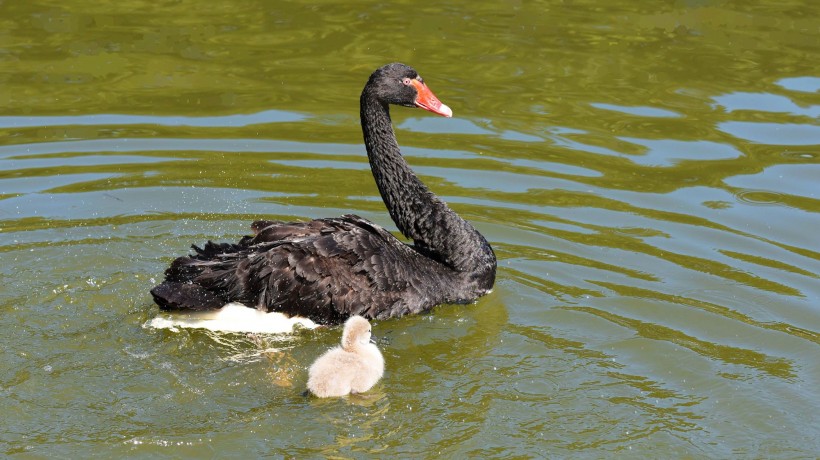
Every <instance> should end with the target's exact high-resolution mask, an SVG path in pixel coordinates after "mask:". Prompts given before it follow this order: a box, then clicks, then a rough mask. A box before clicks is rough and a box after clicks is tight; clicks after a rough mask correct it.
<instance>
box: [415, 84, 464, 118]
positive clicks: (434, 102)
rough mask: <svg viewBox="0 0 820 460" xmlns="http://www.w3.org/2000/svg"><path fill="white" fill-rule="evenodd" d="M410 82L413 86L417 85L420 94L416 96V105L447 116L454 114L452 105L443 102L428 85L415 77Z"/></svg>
mask: <svg viewBox="0 0 820 460" xmlns="http://www.w3.org/2000/svg"><path fill="white" fill-rule="evenodd" d="M410 82H411V83H413V86H415V87H416V91H417V92H418V96H416V107H421V108H422V109H424V110H429V111H430V112H433V113H437V114H439V115H441V116H443V117H447V118H450V117H452V116H453V111H452V110H451V109H450V107H447V106H446V105H444V104H442V103H441V101H440V100H438V98H437V97H436V95H435V94H433V92H432V91H430V88H428V87H427V85H425V84H424V83H423V82H420V81H418V80H416V79H415V78H414V79H412V80H410Z"/></svg>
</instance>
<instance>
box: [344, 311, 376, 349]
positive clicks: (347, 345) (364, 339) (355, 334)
mask: <svg viewBox="0 0 820 460" xmlns="http://www.w3.org/2000/svg"><path fill="white" fill-rule="evenodd" d="M371 336H372V334H371V332H370V323H369V322H368V321H367V320H366V319H364V318H362V317H361V316H358V315H356V316H351V317H350V318H348V320H347V321H345V328H344V332H342V349H344V350H345V351H353V350H355V349H356V348H359V347H362V346H364V345H367V344H368V343H370V338H371Z"/></svg>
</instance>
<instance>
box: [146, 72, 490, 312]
mask: <svg viewBox="0 0 820 460" xmlns="http://www.w3.org/2000/svg"><path fill="white" fill-rule="evenodd" d="M431 100H432V102H431ZM360 102H361V121H362V131H363V132H364V142H365V146H366V148H367V156H368V158H369V160H370V166H371V169H372V171H373V176H374V178H375V179H376V184H377V185H378V188H379V191H380V192H381V195H382V198H383V199H384V202H385V205H386V206H387V209H388V210H389V211H390V217H392V218H393V221H394V222H395V223H396V225H397V226H398V228H399V230H401V232H402V233H403V234H404V235H405V236H407V237H408V238H411V239H412V240H413V242H414V244H413V245H412V246H411V245H407V244H404V243H402V242H401V241H399V240H398V239H397V238H395V237H394V236H393V235H392V234H390V233H389V232H388V231H386V230H385V229H384V228H382V227H380V226H378V225H375V224H373V223H371V222H368V221H366V220H364V219H362V218H360V217H358V216H355V215H346V216H342V217H339V218H330V219H316V220H313V221H310V222H289V223H285V222H271V221H259V222H254V223H253V225H252V228H253V230H254V233H255V236H252V237H251V236H246V237H244V238H243V239H242V240H241V241H239V243H237V244H229V243H222V244H214V243H212V242H210V241H209V242H208V243H207V244H206V245H205V247H204V248H201V249H200V248H198V247H196V246H193V248H194V250H195V252H196V253H195V254H193V255H191V256H186V257H180V258H178V259H176V260H175V261H174V262H173V263H172V264H171V266H170V267H169V268H168V270H166V271H165V281H164V282H163V283H162V284H160V285H158V286H156V287H155V288H154V289H153V290H152V291H151V294H152V295H153V296H154V300H155V301H156V303H157V304H158V305H159V306H160V308H162V309H165V310H207V309H216V308H220V307H222V306H223V305H224V304H226V303H228V302H241V303H243V304H245V305H248V306H250V307H256V308H258V309H261V310H265V311H279V312H282V313H286V314H295V315H301V316H307V317H309V318H311V319H313V320H314V321H318V322H322V323H338V322H342V321H344V319H345V318H347V317H349V316H351V315H354V314H358V315H362V316H365V317H367V318H388V317H394V316H402V315H405V314H409V313H419V312H423V311H426V310H429V309H430V308H432V307H433V306H435V305H438V304H441V303H459V302H469V301H472V300H474V299H476V298H478V297H480V296H482V295H484V294H486V293H487V292H489V291H490V289H492V286H493V283H494V281H495V270H496V259H495V254H494V253H493V250H492V248H491V247H490V245H489V244H488V243H487V241H486V240H485V239H484V237H483V236H482V235H481V234H480V233H478V231H477V230H476V229H475V228H473V226H472V225H470V224H469V223H468V222H467V221H465V220H464V219H462V218H461V217H459V216H458V215H457V214H456V213H455V212H453V211H452V210H451V209H450V208H449V207H448V206H447V204H445V203H444V202H443V201H441V200H440V199H439V198H438V197H436V196H435V195H434V194H433V193H432V192H431V191H430V190H429V189H428V188H427V187H426V186H425V185H424V184H423V183H422V182H421V181H420V180H419V179H418V177H416V175H415V174H414V173H413V172H412V171H411V170H410V167H409V166H408V164H407V162H406V161H405V160H404V158H403V157H402V156H401V152H400V151H399V146H398V143H397V142H396V136H395V134H394V133H393V127H392V124H391V121H390V112H389V109H388V104H397V105H404V106H419V107H423V108H425V109H427V110H430V111H433V112H436V113H439V114H441V115H445V116H449V115H450V114H451V112H450V111H449V108H447V107H446V106H442V105H441V103H440V102H438V100H437V99H436V98H435V96H433V95H432V93H431V92H429V90H428V89H427V87H426V86H425V85H424V83H422V81H421V78H420V77H418V74H417V73H416V71H415V70H413V69H412V68H410V67H408V66H405V65H403V64H389V65H386V66H384V67H382V68H380V69H378V70H376V71H375V72H374V73H373V74H372V75H371V76H370V79H369V80H368V82H367V85H365V87H364V90H363V91H362V95H361V100H360ZM431 104H432V106H431ZM436 104H437V105H436Z"/></svg>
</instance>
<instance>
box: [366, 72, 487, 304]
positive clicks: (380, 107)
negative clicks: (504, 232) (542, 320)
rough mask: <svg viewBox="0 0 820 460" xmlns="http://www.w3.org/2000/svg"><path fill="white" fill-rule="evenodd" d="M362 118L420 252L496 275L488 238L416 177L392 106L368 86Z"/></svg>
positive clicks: (376, 170) (396, 210) (377, 170)
mask: <svg viewBox="0 0 820 460" xmlns="http://www.w3.org/2000/svg"><path fill="white" fill-rule="evenodd" d="M361 118H362V131H363V133H364V143H365V147H366V148H367V157H368V159H369V160H370V168H371V169H372V171H373V177H374V178H375V179H376V185H377V186H378V187H379V192H380V193H381V196H382V199H383V200H384V203H385V205H386V206H387V209H388V211H390V217H391V218H392V219H393V222H395V223H396V226H398V228H399V230H400V231H401V232H402V233H403V234H404V235H405V236H406V237H408V238H411V239H413V241H414V243H415V246H416V248H417V249H418V250H419V251H420V252H422V253H424V254H425V255H427V256H428V257H431V258H433V259H435V260H437V261H439V262H441V263H443V264H445V265H447V266H449V267H450V268H452V269H454V270H456V271H459V272H469V273H472V274H474V275H475V276H477V277H484V278H486V277H487V275H489V273H490V272H492V273H493V274H494V273H495V264H496V260H495V254H493V251H492V248H491V247H490V245H489V243H487V240H486V239H484V237H483V236H482V235H481V234H480V233H479V232H478V231H477V230H476V229H475V228H474V227H473V226H472V225H470V224H469V223H468V222H467V221H465V220H464V219H462V218H461V217H459V216H458V215H457V214H456V213H455V212H454V211H453V210H451V209H450V208H449V207H448V206H447V204H446V203H444V202H443V201H441V199H439V198H438V197H437V196H436V195H434V194H433V192H431V191H430V189H428V188H427V186H425V185H424V184H423V183H422V182H421V180H419V178H418V177H416V175H415V173H413V171H412V170H411V169H410V166H409V165H408V164H407V161H406V160H405V159H404V157H402V155H401V151H400V150H399V145H398V143H397V142H396V135H395V133H394V132H393V125H392V123H391V120H390V112H389V109H388V105H387V104H385V103H382V102H381V101H379V100H378V99H377V98H376V96H375V94H372V93H371V92H370V91H368V88H367V87H365V90H364V91H363V92H362V97H361ZM490 278H494V276H492V277H490ZM492 282H493V280H492V279H489V283H490V284H489V286H490V287H491V286H492ZM488 289H489V287H488Z"/></svg>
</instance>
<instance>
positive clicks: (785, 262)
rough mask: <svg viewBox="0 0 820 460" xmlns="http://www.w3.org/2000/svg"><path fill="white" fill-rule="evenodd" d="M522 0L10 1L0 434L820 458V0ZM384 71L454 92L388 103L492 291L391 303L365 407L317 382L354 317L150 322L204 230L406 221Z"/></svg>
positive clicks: (212, 235) (101, 443)
mask: <svg viewBox="0 0 820 460" xmlns="http://www.w3.org/2000/svg"><path fill="white" fill-rule="evenodd" d="M499 5H501V4H498V3H488V2H470V3H469V4H467V3H459V2H456V3H452V4H447V5H438V6H433V5H426V6H421V5H419V4H418V2H416V3H413V2H393V3H391V4H390V5H386V4H372V5H354V7H352V8H351V5H350V4H349V3H339V2H333V1H330V2H324V3H323V4H322V5H318V6H306V5H303V4H298V3H294V4H287V3H281V4H277V5H265V6H264V7H263V6H260V5H253V4H246V5H241V6H239V5H236V4H233V3H232V2H228V3H224V4H220V5H212V6H210V7H209V8H198V9H197V8H190V5H188V4H186V3H178V4H170V3H169V4H156V5H153V6H151V7H150V8H146V7H145V5H135V4H134V3H132V2H129V1H124V2H118V3H104V4H94V5H83V4H82V3H72V4H64V5H57V6H55V5H53V4H49V5H43V4H40V3H39V2H36V1H35V2H16V3H13V4H8V5H5V6H4V15H3V17H2V19H0V22H2V25H3V30H5V31H7V33H6V34H5V35H4V36H3V37H0V55H2V56H4V67H3V71H2V72H0V82H2V84H3V88H4V90H3V91H0V105H2V107H3V108H4V113H3V116H2V117H0V254H2V258H3V262H4V263H3V264H0V283H2V285H3V289H2V290H0V311H2V313H3V314H2V315H0V323H2V324H0V326H2V327H0V329H2V330H3V331H5V333H4V334H0V353H2V355H3V356H2V359H3V362H4V363H7V364H8V365H7V366H6V367H5V368H4V369H3V370H0V395H2V396H3V397H4V398H5V401H6V402H7V404H6V406H7V408H6V409H5V412H4V415H6V421H5V424H4V427H3V428H2V429H0V431H2V435H0V439H2V441H0V452H2V453H4V454H6V455H13V454H17V453H25V454H28V455H33V456H38V455H39V456H44V457H47V456H55V455H57V456H67V457H82V456H84V455H87V452H88V451H89V449H93V450H94V451H95V452H96V453H98V455H100V456H107V457H123V456H167V455H168V454H169V453H172V455H175V456H191V457H202V456H211V455H213V451H219V452H235V453H237V454H238V455H241V454H245V455H249V456H256V457H260V456H270V455H274V456H306V457H310V456H316V455H317V454H319V455H340V456H351V457H356V456H384V455H385V454H386V453H389V454H391V455H398V456H427V457H430V456H442V455H444V456H449V457H454V458H458V457H468V456H474V457H536V458H539V457H573V458H576V457H592V458H599V457H608V456H612V455H618V454H621V455H623V454H626V455H628V456H636V457H655V458H667V457H692V456H695V457H733V456H748V457H767V458H768V457H784V456H785V457H812V456H814V455H815V454H816V452H818V451H820V445H818V437H817V436H816V428H815V426H814V425H812V424H811V423H807V422H806V421H807V420H808V421H811V420H813V417H816V415H815V414H816V413H817V412H818V410H820V408H818V404H817V400H816V399H817V398H816V394H815V393H816V391H815V390H814V389H815V388H817V387H818V384H820V382H818V378H817V376H818V375H820V373H819V372H818V371H820V369H818V360H817V359H815V357H816V355H817V347H818V345H820V334H818V331H820V321H818V315H817V308H816V307H817V304H818V299H820V291H819V290H818V282H817V281H818V273H820V262H818V261H820V248H818V244H817V238H816V235H815V234H814V232H813V231H812V229H814V228H817V227H818V225H820V221H819V220H818V212H820V201H818V197H817V190H818V189H817V186H816V183H817V177H820V176H818V167H820V161H819V160H820V156H818V145H820V128H818V123H817V118H818V117H820V112H818V108H819V107H820V105H818V104H819V103H820V102H819V101H818V96H817V95H818V91H820V76H819V75H817V68H816V62H817V61H818V58H817V56H818V55H820V49H818V43H820V40H818V36H817V33H816V31H817V27H816V22H817V21H816V18H817V17H820V11H818V9H817V6H816V5H815V4H814V3H811V2H801V1H789V2H770V1H763V2H758V3H755V4H739V3H738V4H715V3H714V2H677V3H673V4H670V5H666V7H665V8H663V9H657V8H655V9H651V8H650V9H647V8H646V6H645V5H644V4H642V3H640V2H634V1H621V0H619V1H613V2H608V3H606V4H604V3H599V4H596V5H591V4H582V3H573V4H560V3H557V2H546V3H544V2H541V3H510V4H503V5H501V7H499ZM135 11H139V13H138V14H135V13H134V12H135ZM390 60H401V61H407V62H408V63H411V64H413V65H415V66H416V67H417V68H419V69H420V70H421V71H422V75H423V76H424V77H425V79H426V80H427V81H428V82H429V84H430V85H431V87H432V88H433V89H434V90H435V91H436V93H437V95H439V96H440V97H441V98H442V100H443V101H444V102H445V103H447V104H448V105H450V106H451V107H452V108H453V110H454V112H455V115H456V118H454V119H449V120H444V119H440V118H432V117H427V116H423V115H420V114H419V112H418V111H412V110H411V109H403V108H396V109H394V110H393V111H392V115H393V116H394V120H395V126H396V131H397V135H398V138H399V142H400V143H401V144H402V146H403V153H404V155H405V156H406V157H407V158H408V160H409V162H410V163H411V164H412V165H413V166H414V167H415V168H416V171H417V172H418V173H419V175H420V176H421V177H422V178H423V180H424V181H425V182H426V183H428V184H429V185H430V187H431V188H432V189H433V190H435V191H436V192H437V193H440V194H441V196H442V197H444V198H445V199H446V200H447V201H448V203H450V205H451V206H452V207H453V208H454V209H456V210H457V211H458V212H460V213H461V214H462V215H464V216H465V217H467V218H468V219H470V220H471V221H473V222H475V223H476V225H477V226H478V228H479V229H480V230H481V231H482V232H483V233H484V234H485V235H486V236H487V237H488V239H489V240H490V242H491V243H492V244H493V247H494V248H495V249H496V252H497V254H498V256H499V276H498V282H497V285H496V289H495V291H494V292H493V294H492V295H490V296H488V297H486V298H484V299H482V300H481V301H479V302H478V303H477V304H475V305H466V306H465V305H462V306H442V307H440V308H438V309H436V310H435V311H434V312H433V313H432V314H431V315H427V316H422V317H412V318H402V319H400V320H394V321H385V322H382V323H380V324H377V325H376V326H377V328H379V329H384V330H385V332H386V334H387V335H388V336H389V337H390V342H389V346H386V347H385V349H384V350H383V351H384V354H385V357H386V360H387V374H386V375H385V378H384V380H383V382H382V383H380V384H379V386H378V387H377V388H376V389H375V391H374V392H373V395H372V398H362V399H358V398H349V399H346V400H335V401H317V400H312V399H306V398H303V397H302V396H300V394H299V393H300V392H301V389H302V388H303V387H304V380H305V378H306V366H307V365H308V363H309V362H311V360H312V358H315V356H317V355H318V354H319V353H320V352H321V351H323V350H324V349H326V348H327V347H329V346H331V345H332V344H334V343H335V342H336V341H337V340H338V331H333V330H331V331H322V330H317V331H314V332H310V333H305V334H303V335H297V336H296V337H294V338H292V340H291V341H289V342H287V343H280V342H278V341H277V339H276V338H275V337H274V336H264V335H263V336H262V337H256V338H250V337H248V336H245V335H242V334H209V333H205V332H202V331H195V330H185V331H180V332H177V333H171V332H168V331H157V330H153V329H146V328H143V327H142V325H143V324H145V323H146V322H147V321H149V320H150V319H152V318H154V317H155V316H156V314H157V312H156V308H155V307H154V305H153V304H152V303H151V300H150V297H149V295H148V294H147V292H148V289H150V287H152V286H153V285H154V284H155V283H156V280H157V279H158V278H159V277H160V276H161V274H162V270H163V269H164V268H165V267H166V266H167V264H168V263H169V261H170V259H171V258H172V255H176V254H179V253H180V251H182V252H184V251H185V250H186V248H187V247H188V245H189V244H190V243H191V242H199V243H203V242H205V241H207V240H208V239H212V240H218V241H235V240H236V239H238V238H240V237H241V236H242V235H244V234H246V233H248V231H249V229H248V224H249V223H250V222H251V221H252V220H254V219H256V218H259V217H265V218H280V219H305V218H308V217H312V216H333V215H339V214H343V213H347V212H355V213H358V214H360V215H362V216H363V217H365V218H368V219H371V220H373V221H375V222H377V223H379V224H382V225H385V226H389V227H391V228H392V224H391V223H390V221H389V217H388V216H387V214H386V212H385V209H384V207H383V204H382V203H381V200H380V198H379V195H378V191H377V190H376V188H375V186H374V184H373V181H372V177H371V175H370V173H369V171H368V170H367V160H366V157H365V156H364V149H363V147H362V146H361V132H360V130H359V127H358V106H357V98H358V94H359V91H360V90H361V87H362V84H363V83H364V79H365V78H366V77H367V75H368V74H369V72H370V71H371V70H372V69H373V68H375V67H376V66H378V65H380V64H383V63H384V62H386V61H390ZM272 348H279V349H280V351H279V352H273V351H271V349H272ZM215 421H217V422H218V423H217V422H215ZM169 449H172V450H169Z"/></svg>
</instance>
